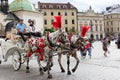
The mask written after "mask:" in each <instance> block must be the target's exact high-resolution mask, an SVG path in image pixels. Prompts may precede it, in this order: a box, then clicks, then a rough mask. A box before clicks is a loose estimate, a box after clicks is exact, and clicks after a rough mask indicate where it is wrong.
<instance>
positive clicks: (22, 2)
mask: <svg viewBox="0 0 120 80" xmlns="http://www.w3.org/2000/svg"><path fill="white" fill-rule="evenodd" d="M9 10H10V11H17V10H28V11H35V7H34V6H33V4H31V3H30V2H29V1H28V0H14V1H13V2H12V3H11V4H10V5H9Z"/></svg>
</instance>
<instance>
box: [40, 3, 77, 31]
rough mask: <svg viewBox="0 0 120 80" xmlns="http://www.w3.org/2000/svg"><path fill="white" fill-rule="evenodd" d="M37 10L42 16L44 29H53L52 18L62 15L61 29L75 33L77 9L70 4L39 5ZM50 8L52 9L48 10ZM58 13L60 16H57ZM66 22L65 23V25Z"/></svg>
mask: <svg viewBox="0 0 120 80" xmlns="http://www.w3.org/2000/svg"><path fill="white" fill-rule="evenodd" d="M38 5H39V9H40V11H41V12H42V13H43V15H44V28H47V29H51V28H53V26H52V22H53V21H54V16H58V15H62V27H66V29H67V30H74V31H75V32H76V33H77V30H78V29H77V26H78V21H77V12H78V11H77V9H76V8H75V7H74V6H73V5H71V4H70V3H40V2H38ZM50 7H52V8H50ZM59 13H60V14H59ZM66 20H67V23H66Z"/></svg>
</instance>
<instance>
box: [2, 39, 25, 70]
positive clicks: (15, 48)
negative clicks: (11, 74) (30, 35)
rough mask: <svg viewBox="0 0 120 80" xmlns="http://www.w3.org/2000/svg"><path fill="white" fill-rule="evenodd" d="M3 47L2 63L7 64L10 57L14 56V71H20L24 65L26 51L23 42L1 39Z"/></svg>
mask: <svg viewBox="0 0 120 80" xmlns="http://www.w3.org/2000/svg"><path fill="white" fill-rule="evenodd" d="M0 47H1V54H0V55H1V60H0V63H2V62H6V61H7V60H8V58H9V57H10V56H12V65H13V68H14V70H16V71H18V70H19V69H20V67H21V64H22V53H25V50H24V49H23V48H22V42H20V41H15V40H14V41H13V40H7V41H5V39H0Z"/></svg>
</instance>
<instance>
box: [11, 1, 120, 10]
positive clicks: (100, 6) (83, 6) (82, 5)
mask: <svg viewBox="0 0 120 80" xmlns="http://www.w3.org/2000/svg"><path fill="white" fill-rule="evenodd" d="M12 1H13V0H9V2H10V3H11V2H12ZM29 1H30V2H31V3H35V4H37V2H38V1H40V2H51V3H53V2H55V3H59V2H60V3H67V2H70V3H71V4H73V5H74V6H75V7H77V9H78V10H79V11H86V10H87V9H88V8H89V6H92V9H93V10H94V11H95V12H102V11H105V9H106V7H108V6H112V5H116V4H120V0H29Z"/></svg>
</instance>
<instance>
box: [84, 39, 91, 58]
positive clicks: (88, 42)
mask: <svg viewBox="0 0 120 80" xmlns="http://www.w3.org/2000/svg"><path fill="white" fill-rule="evenodd" d="M91 47H92V44H91V43H90V41H89V39H87V40H86V45H85V49H86V51H87V52H88V55H89V58H90V59H91V56H92V55H91Z"/></svg>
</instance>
